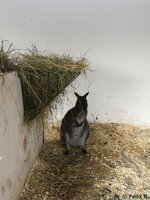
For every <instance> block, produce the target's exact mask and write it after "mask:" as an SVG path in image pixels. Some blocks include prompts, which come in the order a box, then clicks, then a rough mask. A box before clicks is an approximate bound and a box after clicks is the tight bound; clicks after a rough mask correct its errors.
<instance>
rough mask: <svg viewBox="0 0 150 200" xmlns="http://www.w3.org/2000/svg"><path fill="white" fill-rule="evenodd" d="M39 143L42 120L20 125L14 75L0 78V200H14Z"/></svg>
mask: <svg viewBox="0 0 150 200" xmlns="http://www.w3.org/2000/svg"><path fill="white" fill-rule="evenodd" d="M42 144H43V121H42V120H40V119H35V120H34V121H33V122H32V123H30V124H29V125H27V124H25V123H23V102H22V92H21V85H20V79H19V78H18V75H17V73H15V72H13V73H8V74H5V75H4V76H3V75H1V76H0V199H1V200H17V199H18V197H19V195H20V193H21V191H22V189H23V186H24V183H25V181H26V179H27V176H28V174H29V172H30V170H31V168H32V166H33V163H34V162H35V159H36V157H37V155H38V152H39V150H40V148H41V146H42Z"/></svg>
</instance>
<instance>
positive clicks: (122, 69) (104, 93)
mask: <svg viewBox="0 0 150 200" xmlns="http://www.w3.org/2000/svg"><path fill="white" fill-rule="evenodd" d="M35 5H36V6H35ZM1 7H2V8H3V9H2V10H1V13H0V23H1V29H0V38H1V39H7V40H9V41H12V42H14V44H15V45H16V47H17V48H28V47H29V46H30V45H31V44H32V43H36V44H37V47H38V48H39V49H44V50H45V49H48V51H50V52H56V53H60V54H62V53H70V54H71V55H72V56H74V57H80V56H81V55H84V54H85V53H86V57H87V58H88V60H89V62H90V67H91V68H92V69H94V70H95V71H94V72H93V73H92V74H91V75H90V76H91V77H92V78H91V85H90V87H89V91H90V95H89V98H88V99H89V118H90V119H91V120H92V119H93V120H94V119H95V117H96V116H98V119H99V121H100V122H124V123H132V124H135V125H139V126H144V127H145V126H150V114H149V110H150V78H149V74H150V0H82V1H81V0H45V1H43V0H38V1H35V0H26V1H20V0H13V1H11V2H10V1H8V0H5V1H2V2H1ZM18 8H19V9H18ZM8 11H9V12H8ZM79 80H80V89H79V88H78V89H77V91H80V90H81V93H82V92H86V91H87V90H88V86H89V83H88V81H87V84H84V81H85V80H82V79H79ZM69 90H70V89H69ZM69 101H72V104H69V102H66V103H65V105H66V106H67V108H70V106H72V105H73V104H74V96H73V97H72V98H70V96H69ZM67 108H66V109H64V108H63V113H64V112H65V111H66V110H67ZM92 115H93V116H94V117H91V116H92Z"/></svg>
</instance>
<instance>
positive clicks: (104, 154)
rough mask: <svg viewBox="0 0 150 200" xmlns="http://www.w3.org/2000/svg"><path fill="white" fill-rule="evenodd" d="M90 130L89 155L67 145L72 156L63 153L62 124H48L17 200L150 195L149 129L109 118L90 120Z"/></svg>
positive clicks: (98, 199)
mask: <svg viewBox="0 0 150 200" xmlns="http://www.w3.org/2000/svg"><path fill="white" fill-rule="evenodd" d="M90 129H91V135H90V137H89V140H88V143H87V150H88V152H89V155H82V154H81V151H80V149H78V148H71V153H70V155H69V156H64V155H63V154H62V147H61V144H60V141H59V131H60V124H51V123H47V125H46V126H45V144H44V146H43V147H42V150H41V152H40V154H39V157H38V159H37V160H36V162H35V165H34V167H33V169H32V171H31V174H30V176H29V179H28V181H27V183H26V185H25V188H24V191H23V193H22V195H21V197H20V200H30V199H32V200H42V199H44V200H51V199H54V200H56V199H58V200H66V199H68V200H78V199H82V200H90V199H92V200H107V199H109V200H115V199H116V200H119V199H125V198H126V199H130V198H131V197H130V194H132V195H136V194H139V195H142V197H144V196H143V195H144V194H145V195H148V196H149V195H150V193H149V192H150V170H149V169H150V138H149V136H150V129H147V130H144V129H143V130H141V129H139V128H137V127H133V126H131V125H127V124H112V123H110V124H98V123H91V124H90ZM131 199H133V198H131ZM142 199H144V198H142ZM145 199H146V197H145Z"/></svg>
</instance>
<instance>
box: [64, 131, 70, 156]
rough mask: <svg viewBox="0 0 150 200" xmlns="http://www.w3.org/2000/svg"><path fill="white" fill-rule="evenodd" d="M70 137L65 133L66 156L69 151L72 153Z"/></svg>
mask: <svg viewBox="0 0 150 200" xmlns="http://www.w3.org/2000/svg"><path fill="white" fill-rule="evenodd" d="M69 140H70V139H69V135H68V133H65V141H64V145H65V151H64V155H68V154H69V151H70V144H69Z"/></svg>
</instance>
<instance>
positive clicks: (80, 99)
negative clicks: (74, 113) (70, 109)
mask: <svg viewBox="0 0 150 200" xmlns="http://www.w3.org/2000/svg"><path fill="white" fill-rule="evenodd" d="M74 94H75V95H76V97H77V102H76V107H77V108H78V109H80V110H86V109H87V106H88V104H87V99H86V97H87V95H88V94H89V92H87V93H86V94H85V95H83V96H80V95H79V94H78V93H76V92H75V93H74Z"/></svg>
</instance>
